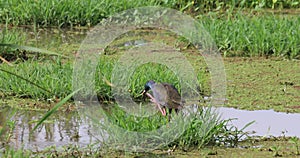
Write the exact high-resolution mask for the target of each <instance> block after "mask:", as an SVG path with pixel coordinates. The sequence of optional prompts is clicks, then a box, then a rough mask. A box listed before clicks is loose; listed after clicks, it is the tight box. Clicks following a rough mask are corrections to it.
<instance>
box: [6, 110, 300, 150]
mask: <svg viewBox="0 0 300 158" xmlns="http://www.w3.org/2000/svg"><path fill="white" fill-rule="evenodd" d="M217 111H219V112H220V113H221V114H222V116H221V118H222V119H229V118H237V120H233V121H232V124H233V125H234V126H236V127H238V129H241V128H243V127H244V126H245V125H246V124H247V123H249V122H251V121H253V120H255V123H254V124H252V125H251V126H249V127H248V128H246V129H245V131H255V133H254V134H253V135H255V136H282V135H283V134H284V135H285V136H297V137H299V138H300V126H298V122H299V120H300V114H287V113H282V112H275V111H273V110H257V111H246V110H237V109H234V108H224V107H221V108H217ZM44 113H45V112H36V111H25V110H18V111H16V113H15V114H14V115H13V110H12V109H11V108H5V109H2V110H1V111H0V127H1V126H2V127H3V123H4V122H6V121H7V120H9V119H11V120H15V121H16V122H15V129H14V131H13V136H12V137H11V141H10V144H11V145H12V146H14V147H15V148H21V147H23V148H25V149H32V150H41V149H44V148H47V147H49V146H53V145H55V146H56V147H60V146H65V145H69V144H72V145H74V144H77V145H78V146H81V147H84V146H87V145H89V144H91V143H95V144H97V143H98V145H99V146H100V144H99V141H98V140H99V139H98V138H99V136H97V135H95V132H93V124H92V121H91V120H90V119H89V118H87V117H80V116H79V114H78V112H58V113H56V114H54V115H53V116H51V117H50V118H49V119H47V120H46V121H45V123H43V125H42V126H40V127H39V128H38V130H36V131H35V132H34V133H33V135H32V136H31V137H30V136H29V133H30V131H31V130H32V129H33V127H34V125H35V124H36V120H38V119H40V118H41V117H42V116H43V115H44ZM81 116H82V115H81ZM100 119H101V118H99V120H100Z"/></svg>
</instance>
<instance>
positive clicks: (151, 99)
mask: <svg viewBox="0 0 300 158" xmlns="http://www.w3.org/2000/svg"><path fill="white" fill-rule="evenodd" d="M146 95H147V96H148V97H149V98H150V101H151V102H153V103H154V104H156V105H157V107H158V109H159V110H160V112H161V114H162V115H163V116H166V110H165V109H162V108H161V106H160V104H159V103H158V102H157V101H156V99H155V98H154V97H153V96H152V95H151V94H149V93H146Z"/></svg>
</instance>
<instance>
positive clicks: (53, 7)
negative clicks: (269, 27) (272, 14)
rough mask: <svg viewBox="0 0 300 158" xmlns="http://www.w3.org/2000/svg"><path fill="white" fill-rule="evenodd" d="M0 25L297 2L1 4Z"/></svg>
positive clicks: (74, 22)
mask: <svg viewBox="0 0 300 158" xmlns="http://www.w3.org/2000/svg"><path fill="white" fill-rule="evenodd" d="M0 4H1V6H2V7H1V8H0V23H8V24H13V25H33V24H34V25H39V26H59V27H61V26H91V25H95V24H97V23H99V22H100V21H101V20H102V19H103V18H106V17H108V16H110V15H113V14H115V13H118V12H120V11H124V10H127V9H131V8H136V7H143V6H163V7H170V8H174V9H177V10H180V11H184V12H188V13H192V14H197V13H205V12H210V11H226V10H227V9H234V8H255V9H257V8H272V9H275V8H276V9H283V8H299V6H300V3H299V1H297V0H277V1H274V0H267V1H261V0H251V1H245V0H238V1H236V0H235V1H228V0H217V1H213V0H200V1H193V0H181V1H176V0H170V1H159V0H151V1H133V0H130V1H117V0H114V1H110V0H101V1H100V0H88V1H85V0H65V1H59V0H50V1H35V0H29V1H21V0H9V1H6V0H1V1H0Z"/></svg>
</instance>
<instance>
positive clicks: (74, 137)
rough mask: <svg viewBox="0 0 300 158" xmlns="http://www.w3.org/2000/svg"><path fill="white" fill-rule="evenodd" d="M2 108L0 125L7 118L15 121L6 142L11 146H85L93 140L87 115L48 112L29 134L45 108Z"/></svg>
mask: <svg viewBox="0 0 300 158" xmlns="http://www.w3.org/2000/svg"><path fill="white" fill-rule="evenodd" d="M13 111H14V110H13V109H11V108H5V109H3V110H2V111H0V126H3V123H4V122H6V121H8V120H14V121H15V129H14V131H13V135H12V137H11V140H10V145H11V146H14V147H15V148H21V147H23V148H25V149H32V150H41V149H44V148H46V147H49V146H53V145H55V146H56V147H60V146H65V145H69V144H72V145H74V144H77V145H78V146H87V145H89V144H91V143H97V139H96V138H95V137H93V135H92V134H91V130H93V128H92V127H91V125H92V122H91V120H89V119H88V118H82V117H79V115H78V113H77V112H58V113H55V114H53V115H52V116H50V117H49V118H48V119H47V120H46V121H45V122H44V123H43V124H42V125H41V126H40V127H39V128H38V129H37V130H36V131H35V132H33V134H32V135H31V136H30V135H29V134H30V132H31V131H32V129H33V128H34V126H35V125H36V123H37V120H39V119H40V118H42V116H43V115H44V114H45V112H38V111H25V110H18V111H16V113H15V114H13Z"/></svg>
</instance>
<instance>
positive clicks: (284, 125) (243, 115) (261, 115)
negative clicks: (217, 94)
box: [218, 107, 300, 138]
mask: <svg viewBox="0 0 300 158" xmlns="http://www.w3.org/2000/svg"><path fill="white" fill-rule="evenodd" d="M218 111H219V112H220V113H222V118H223V119H228V118H237V120H233V121H232V124H233V125H234V126H236V127H238V128H239V129H240V128H242V127H244V126H245V125H246V124H247V123H249V122H251V121H253V120H254V121H255V123H254V124H252V125H251V126H249V127H248V128H246V131H254V132H255V133H254V134H253V135H256V136H283V135H284V136H297V137H299V138H300V126H299V121H300V114H298V113H283V112H275V111H274V110H255V111H247V110H238V109H234V108H223V107H222V108H218Z"/></svg>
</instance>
